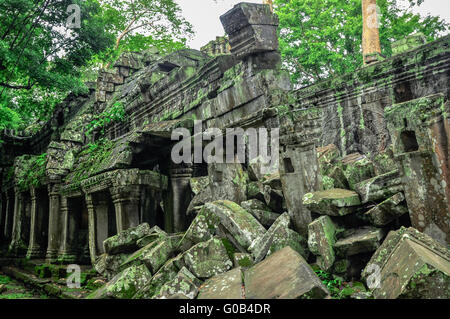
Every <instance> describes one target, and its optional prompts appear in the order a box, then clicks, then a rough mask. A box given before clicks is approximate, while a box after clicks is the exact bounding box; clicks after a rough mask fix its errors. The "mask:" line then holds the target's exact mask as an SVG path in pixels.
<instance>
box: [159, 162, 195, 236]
mask: <svg viewBox="0 0 450 319" xmlns="http://www.w3.org/2000/svg"><path fill="white" fill-rule="evenodd" d="M191 177H192V168H190V167H174V168H172V169H170V193H171V195H170V199H171V203H169V204H170V206H171V207H170V209H169V212H167V211H166V212H165V215H166V230H167V231H169V232H174V233H177V232H182V231H185V230H186V226H187V225H186V211H187V208H188V206H189V202H190V199H191V193H190V192H191V191H190V185H189V181H190V179H191Z"/></svg>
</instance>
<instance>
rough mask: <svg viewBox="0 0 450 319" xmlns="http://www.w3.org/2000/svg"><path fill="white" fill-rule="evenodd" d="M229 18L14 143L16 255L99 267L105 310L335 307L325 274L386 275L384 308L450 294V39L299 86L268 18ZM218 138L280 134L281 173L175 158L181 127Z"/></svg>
mask: <svg viewBox="0 0 450 319" xmlns="http://www.w3.org/2000/svg"><path fill="white" fill-rule="evenodd" d="M221 22H222V24H223V26H224V29H225V32H226V34H227V37H226V38H217V39H216V40H215V41H213V42H211V43H210V44H209V45H207V46H205V47H204V48H202V51H197V50H190V49H185V50H181V51H178V52H175V53H172V54H169V55H167V56H162V55H159V54H158V53H157V52H154V51H145V52H137V53H125V54H123V55H122V56H121V57H120V58H119V59H118V60H117V61H116V62H115V63H114V67H113V68H112V69H110V70H104V71H101V72H100V73H99V75H98V79H97V82H96V83H88V86H89V92H88V93H86V94H84V95H69V96H68V97H67V98H66V99H65V101H64V102H63V103H62V104H61V105H59V106H58V107H57V108H56V110H55V111H54V113H53V116H52V118H51V120H50V121H48V122H46V123H40V124H39V126H38V127H37V128H30V129H29V130H27V131H22V132H18V131H8V130H6V131H4V132H2V134H1V136H0V139H1V140H3V141H4V143H3V144H1V145H0V177H1V186H0V192H1V199H0V212H1V214H0V242H1V244H2V248H3V251H4V253H3V257H8V258H10V259H19V258H24V257H25V258H27V259H28V260H45V263H46V264H52V263H53V264H61V263H62V264H92V265H93V266H95V269H96V270H97V272H98V273H100V274H102V275H103V276H104V277H106V278H107V279H108V280H110V282H109V283H107V284H106V285H105V286H103V287H102V288H100V289H99V290H97V291H95V292H94V297H96V298H103V297H114V298H132V297H133V298H154V297H165V298H168V297H171V296H173V295H177V296H184V297H188V298H195V297H198V298H241V297H243V296H242V294H241V293H242V291H241V286H242V284H244V286H245V296H246V297H247V298H274V297H280V296H281V298H298V297H305V296H308V297H315V298H323V297H326V296H328V295H329V294H330V291H329V290H328V289H327V288H326V287H325V286H324V285H323V284H322V282H321V280H320V279H319V278H318V277H317V276H316V274H315V273H314V271H313V269H312V268H311V266H310V264H315V265H317V266H318V267H319V268H320V269H322V270H324V271H329V272H331V273H333V274H338V275H340V276H342V277H343V278H346V279H348V280H353V279H355V280H362V279H366V280H367V283H368V285H369V286H371V285H370V282H371V278H370V277H371V274H372V272H373V271H374V270H373V269H372V268H373V267H378V268H379V269H381V274H382V277H381V278H380V283H379V285H378V286H376V287H375V286H373V287H372V286H371V287H369V289H368V290H367V293H368V294H369V293H373V296H375V297H376V298H383V297H385V298H387V297H389V298H397V297H398V296H418V295H417V294H418V290H417V289H419V288H417V289H416V288H415V287H416V285H414V281H415V280H416V279H417V277H418V276H419V277H420V278H422V277H423V278H425V279H426V282H427V283H428V284H429V286H430V287H431V288H427V287H428V286H426V285H425V286H423V285H422V286H421V287H422V288H420V289H422V290H421V291H420V293H421V295H420V296H419V297H424V298H427V297H430V298H436V297H444V298H450V251H449V247H450V102H449V98H450V48H449V44H450V37H449V36H446V37H443V38H441V39H439V40H437V41H435V42H432V43H424V41H423V40H422V41H418V40H417V39H419V40H420V39H423V38H421V37H420V35H412V36H410V37H406V38H405V40H402V43H398V44H395V45H394V48H395V50H394V52H395V55H394V56H392V57H391V58H388V59H385V60H382V61H377V60H376V61H374V62H372V63H368V64H367V65H364V66H363V63H361V64H362V67H361V69H359V70H358V71H356V72H354V73H349V74H346V75H344V76H340V77H337V78H332V79H329V80H327V81H324V82H320V83H317V84H315V85H312V86H309V87H306V88H301V89H293V87H292V85H291V83H290V80H289V74H287V73H286V72H285V71H283V70H282V68H281V67H282V64H281V56H280V52H279V51H278V40H277V27H278V18H277V16H276V15H275V14H273V13H272V12H271V11H270V8H269V6H266V5H258V4H249V3H241V4H239V5H236V6H235V7H234V8H233V9H232V10H230V11H229V12H227V13H225V14H224V15H223V16H222V17H221ZM117 114H119V115H117ZM113 115H114V116H113ZM112 117H113V119H112V120H108V121H104V120H105V119H111V118H112ZM100 122H101V125H100V124H98V123H100ZM93 123H97V124H95V125H93ZM199 123H200V124H199ZM198 125H200V128H199V127H198ZM211 128H215V129H219V131H220V132H222V134H223V135H226V134H227V133H226V129H229V128H242V129H243V130H248V129H261V128H264V129H266V131H267V132H268V133H267V134H268V136H269V137H274V138H275V137H277V136H278V134H279V138H278V139H276V140H277V141H279V149H276V150H275V149H271V150H270V151H272V152H275V151H276V152H277V154H276V155H277V156H278V157H279V163H277V164H278V165H276V166H275V167H271V168H270V170H269V171H268V172H267V171H264V170H262V168H263V167H264V163H263V162H262V160H261V157H260V156H257V157H253V158H252V157H247V158H246V159H245V161H243V162H239V161H237V160H236V161H235V162H234V163H228V164H220V163H209V164H208V163H206V162H203V163H196V162H194V161H192V162H191V163H180V164H175V163H174V162H173V161H172V157H171V153H172V150H173V147H174V145H175V144H176V143H178V140H173V139H172V133H173V131H174V130H175V129H179V130H181V131H183V132H188V133H189V134H191V135H192V142H193V143H194V142H195V139H196V137H198V136H199V135H198V134H199V131H200V132H201V131H204V130H206V129H211ZM200 145H203V149H205V148H206V147H207V146H206V145H207V142H205V141H203V140H202V137H201V136H200ZM273 155H274V154H272V156H273ZM388 234H389V235H388ZM386 236H388V237H387V239H385V238H386ZM399 247H400V248H402V247H403V248H402V249H400V248H399ZM405 254H406V255H408V254H412V255H414V256H415V257H414V258H412V259H407V258H406V259H405V258H403V257H404V256H406V255H405ZM402 258H403V259H402ZM398 260H400V261H401V263H402V264H401V265H402V267H403V268H402V269H399V266H398V265H399V262H396V261H398ZM43 263H44V261H43ZM280 267H281V268H286V269H284V270H283V269H281V270H280V269H279V268H280ZM292 267H294V268H295V271H294V270H292V269H294V268H292ZM424 267H428V268H427V269H428V270H429V271H428V272H424V271H423V269H424ZM404 269H409V270H408V271H405V270H404ZM268 271H269V272H274V273H276V275H275V276H274V278H273V280H266V279H265V277H264V275H263V274H264V272H268ZM394 272H395V273H396V274H398V275H399V276H400V275H403V274H404V272H405V274H404V275H405V277H402V279H401V280H400V281H399V280H397V281H395V280H392V278H391V277H392V276H391V275H392V273H394ZM241 273H242V274H243V276H241ZM299 273H301V274H302V275H303V276H304V277H302V278H298V277H296V276H297V275H298V274H299ZM130 278H132V279H130ZM133 278H134V279H133ZM137 278H144V280H141V281H139V280H137ZM242 278H243V279H242ZM305 278H306V279H305ZM124 280H130V281H131V282H132V283H133V284H132V285H131V286H132V288H133V289H132V290H130V291H122V290H120V289H119V288H117V287H119V286H120V285H115V284H116V283H117V282H119V281H124ZM133 280H134V281H133ZM242 280H243V282H242ZM143 282H144V283H145V284H143ZM179 282H187V283H188V285H187V287H188V288H186V285H181V284H179ZM225 283H226V286H227V287H228V288H227V289H225V290H223V289H222V290H221V289H220V287H221V285H225ZM133 285H134V286H133ZM173 291H176V293H174V292H173ZM219 291H220V292H219ZM386 294H388V295H386ZM359 295H361V292H359Z"/></svg>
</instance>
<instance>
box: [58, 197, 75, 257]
mask: <svg viewBox="0 0 450 319" xmlns="http://www.w3.org/2000/svg"><path fill="white" fill-rule="evenodd" d="M60 212H61V226H62V229H61V240H60V246H59V251H58V261H62V262H75V261H76V259H77V254H76V251H75V250H74V247H73V244H74V240H75V238H74V237H75V232H76V229H77V227H76V223H77V221H76V220H75V216H74V212H73V207H70V206H69V199H68V198H67V197H65V196H62V197H61V200H60Z"/></svg>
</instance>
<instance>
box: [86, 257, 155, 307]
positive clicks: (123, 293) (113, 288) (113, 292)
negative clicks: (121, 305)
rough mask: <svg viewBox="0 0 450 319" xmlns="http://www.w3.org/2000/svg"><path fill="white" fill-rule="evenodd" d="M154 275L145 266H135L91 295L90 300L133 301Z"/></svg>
mask: <svg viewBox="0 0 450 319" xmlns="http://www.w3.org/2000/svg"><path fill="white" fill-rule="evenodd" d="M151 278H152V274H151V273H150V271H149V270H148V269H147V267H146V266H145V265H133V266H131V267H129V268H127V269H125V270H123V271H122V272H121V273H119V274H117V275H116V276H115V277H114V278H113V279H111V281H110V282H108V283H107V284H106V285H105V286H103V287H101V288H100V289H97V290H96V291H94V292H93V293H92V294H90V295H89V296H88V297H87V298H88V299H109V298H115V299H131V298H132V297H133V296H134V295H135V294H136V292H137V291H138V290H140V289H143V288H144V287H145V285H146V284H148V283H149V282H150V280H151Z"/></svg>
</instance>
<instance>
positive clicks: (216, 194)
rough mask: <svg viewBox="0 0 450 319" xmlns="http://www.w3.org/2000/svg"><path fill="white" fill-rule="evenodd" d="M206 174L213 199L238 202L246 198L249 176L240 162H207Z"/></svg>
mask: <svg viewBox="0 0 450 319" xmlns="http://www.w3.org/2000/svg"><path fill="white" fill-rule="evenodd" d="M208 176H209V188H210V189H211V196H212V198H214V200H229V201H233V202H235V203H238V204H240V203H241V202H243V201H246V200H247V184H248V182H249V178H248V174H247V172H245V171H244V170H243V168H242V165H241V164H240V163H238V162H236V163H209V164H208Z"/></svg>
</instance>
